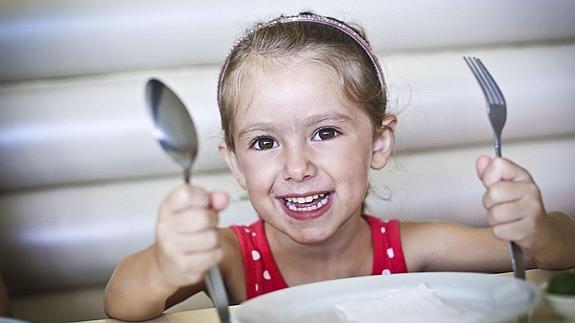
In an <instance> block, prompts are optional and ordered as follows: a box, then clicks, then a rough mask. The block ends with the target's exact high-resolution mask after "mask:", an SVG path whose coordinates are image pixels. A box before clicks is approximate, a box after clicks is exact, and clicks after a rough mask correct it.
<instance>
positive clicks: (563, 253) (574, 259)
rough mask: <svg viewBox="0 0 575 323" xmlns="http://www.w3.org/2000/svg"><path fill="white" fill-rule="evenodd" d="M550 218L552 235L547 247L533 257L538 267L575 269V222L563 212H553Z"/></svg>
mask: <svg viewBox="0 0 575 323" xmlns="http://www.w3.org/2000/svg"><path fill="white" fill-rule="evenodd" d="M549 217H550V221H551V229H552V230H551V232H552V233H551V236H550V237H549V239H548V242H547V243H546V244H545V246H544V247H543V248H542V249H541V250H539V251H538V252H537V254H536V255H535V256H534V257H533V258H534V261H535V263H536V264H537V267H538V268H541V269H566V268H571V267H575V220H574V219H572V218H571V217H569V216H568V215H566V214H564V213H561V212H551V213H549Z"/></svg>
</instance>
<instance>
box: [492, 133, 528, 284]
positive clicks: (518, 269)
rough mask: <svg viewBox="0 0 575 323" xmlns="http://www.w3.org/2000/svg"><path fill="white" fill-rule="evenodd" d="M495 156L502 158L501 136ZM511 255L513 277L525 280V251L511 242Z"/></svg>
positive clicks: (496, 137)
mask: <svg viewBox="0 0 575 323" xmlns="http://www.w3.org/2000/svg"><path fill="white" fill-rule="evenodd" d="M495 155H496V156H497V157H501V136H497V135H496V136H495ZM509 254H510V255H511V267H512V268H513V276H514V277H515V278H518V279H523V280H525V267H524V266H523V251H521V248H519V246H518V245H517V244H516V243H515V242H513V241H510V242H509Z"/></svg>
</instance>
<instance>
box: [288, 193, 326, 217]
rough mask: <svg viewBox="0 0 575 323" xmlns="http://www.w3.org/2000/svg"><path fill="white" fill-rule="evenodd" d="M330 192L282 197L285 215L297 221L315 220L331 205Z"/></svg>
mask: <svg viewBox="0 0 575 323" xmlns="http://www.w3.org/2000/svg"><path fill="white" fill-rule="evenodd" d="M331 195H332V193H331V192H324V193H316V194H310V195H308V196H298V197H282V198H280V200H281V201H282V203H283V206H284V210H285V211H286V213H287V214H288V215H289V216H291V217H293V218H296V219H298V220H302V219H311V218H316V217H319V216H321V215H322V214H324V213H325V212H326V211H327V210H328V209H329V205H331V203H330V202H331Z"/></svg>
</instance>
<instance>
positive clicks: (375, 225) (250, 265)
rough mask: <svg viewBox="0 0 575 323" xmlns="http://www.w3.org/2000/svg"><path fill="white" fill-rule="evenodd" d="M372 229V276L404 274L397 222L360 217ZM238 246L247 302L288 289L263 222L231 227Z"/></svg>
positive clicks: (405, 267) (404, 267)
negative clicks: (242, 266)
mask: <svg viewBox="0 0 575 323" xmlns="http://www.w3.org/2000/svg"><path fill="white" fill-rule="evenodd" d="M363 217H364V218H365V219H366V220H367V222H368V223H369V226H370V228H371V241H372V243H373V268H372V272H371V274H372V275H389V274H394V273H405V272H407V266H406V264H405V259H404V257H403V251H402V248H401V240H400V234H399V221H397V220H389V221H387V220H381V219H378V218H376V217H373V216H370V215H363ZM231 228H232V229H233V230H234V232H235V234H236V236H237V237H238V240H239V242H240V246H241V250H242V258H243V262H244V273H245V284H246V297H247V299H250V298H254V297H256V296H259V295H262V294H265V293H269V292H272V291H275V290H278V289H282V288H287V287H288V285H287V284H286V282H285V280H284V279H283V276H282V274H281V272H280V270H279V268H278V266H277V264H276V262H275V260H274V257H273V255H272V253H271V250H270V246H269V244H268V240H267V238H266V235H265V231H264V222H263V221H262V220H259V221H257V222H255V223H253V224H251V225H249V226H245V225H242V226H237V225H234V226H231Z"/></svg>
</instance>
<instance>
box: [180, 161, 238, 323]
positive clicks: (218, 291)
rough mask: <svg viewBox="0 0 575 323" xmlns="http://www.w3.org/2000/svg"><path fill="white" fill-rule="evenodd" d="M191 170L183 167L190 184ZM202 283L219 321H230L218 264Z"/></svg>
mask: <svg viewBox="0 0 575 323" xmlns="http://www.w3.org/2000/svg"><path fill="white" fill-rule="evenodd" d="M190 176H191V171H190V168H189V167H184V182H186V184H190ZM204 283H205V284H206V287H207V288H208V294H210V297H211V298H212V302H213V303H214V306H215V307H216V310H217V311H218V317H219V318H220V322H222V323H229V322H230V311H229V309H228V304H229V302H228V295H227V293H226V287H225V285H224V281H223V279H222V274H221V273H220V268H219V267H218V265H215V266H213V267H212V268H210V270H209V271H208V272H207V273H206V275H205V276H204Z"/></svg>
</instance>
